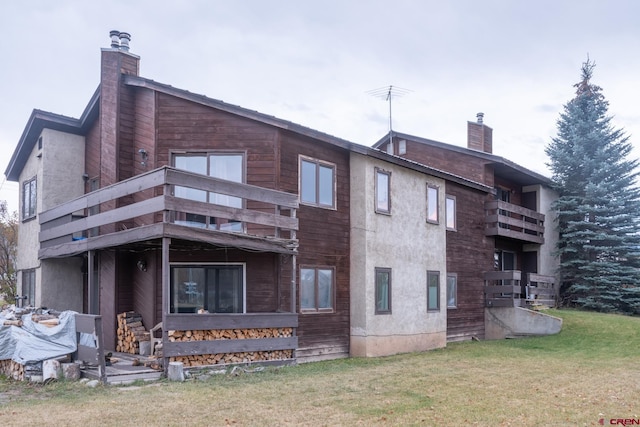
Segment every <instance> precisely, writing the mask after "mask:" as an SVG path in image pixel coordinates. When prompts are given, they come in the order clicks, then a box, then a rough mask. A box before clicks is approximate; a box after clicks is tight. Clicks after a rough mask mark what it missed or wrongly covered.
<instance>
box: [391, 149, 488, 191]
mask: <svg viewBox="0 0 640 427" xmlns="http://www.w3.org/2000/svg"><path fill="white" fill-rule="evenodd" d="M402 157H404V158H407V159H410V160H414V161H416V162H419V163H422V164H424V165H427V166H431V167H433V168H436V169H439V170H443V171H446V172H449V173H452V174H454V175H458V176H462V177H465V178H467V179H470V180H473V181H476V182H481V183H483V184H485V185H488V186H493V168H492V167H491V166H490V165H488V162H487V161H486V160H482V159H480V158H478V157H475V156H473V155H471V154H465V153H458V152H456V151H452V150H448V149H446V148H441V147H436V146H431V145H426V144H423V143H421V142H416V141H411V140H407V153H406V154H404V155H403V156H402Z"/></svg>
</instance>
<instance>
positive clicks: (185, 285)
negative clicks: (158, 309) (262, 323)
mask: <svg viewBox="0 0 640 427" xmlns="http://www.w3.org/2000/svg"><path fill="white" fill-rule="evenodd" d="M244 300H245V293H244V265H243V264H219V265H218V264H212V265H175V266H171V301H170V303H169V304H170V308H169V310H170V312H171V313H197V312H198V310H206V311H208V312H209V313H244V306H245V303H244Z"/></svg>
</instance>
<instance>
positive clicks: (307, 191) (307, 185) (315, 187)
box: [300, 157, 336, 209]
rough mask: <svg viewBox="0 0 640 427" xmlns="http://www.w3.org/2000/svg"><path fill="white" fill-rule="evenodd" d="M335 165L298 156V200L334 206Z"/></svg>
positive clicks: (325, 206) (322, 205) (309, 203)
mask: <svg viewBox="0 0 640 427" xmlns="http://www.w3.org/2000/svg"><path fill="white" fill-rule="evenodd" d="M335 182H336V165H334V164H332V163H327V162H323V161H320V160H316V159H311V158H308V157H300V202H302V203H304V204H308V205H314V206H319V207H324V208H332V209H333V208H335V206H336V202H335V200H336V199H335Z"/></svg>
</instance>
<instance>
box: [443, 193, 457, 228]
mask: <svg viewBox="0 0 640 427" xmlns="http://www.w3.org/2000/svg"><path fill="white" fill-rule="evenodd" d="M444 208H445V215H446V218H445V223H446V227H447V230H453V231H455V230H456V198H455V196H449V195H447V196H446V200H445V206H444Z"/></svg>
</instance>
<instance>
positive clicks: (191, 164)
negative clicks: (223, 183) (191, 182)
mask: <svg viewBox="0 0 640 427" xmlns="http://www.w3.org/2000/svg"><path fill="white" fill-rule="evenodd" d="M173 164H174V166H175V167H176V168H178V169H183V170H187V171H190V172H195V173H199V174H202V175H209V176H212V177H214V178H220V179H225V180H227V181H233V182H244V175H245V174H244V154H243V153H228V152H212V153H185V154H175V155H174V156H173ZM174 194H175V195H176V197H182V198H185V199H189V200H195V201H198V202H208V203H214V204H216V205H222V206H228V207H232V208H242V206H243V201H242V198H240V197H235V196H230V195H227V194H221V193H215V192H212V191H204V190H197V189H193V188H189V187H182V186H175V188H174ZM178 216H179V217H178V218H177V221H176V222H178V223H182V224H184V225H191V226H196V227H209V228H215V229H218V230H225V231H243V226H242V223H241V222H240V221H236V220H233V219H225V218H214V217H207V216H205V215H199V214H192V213H185V214H180V215H178Z"/></svg>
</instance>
